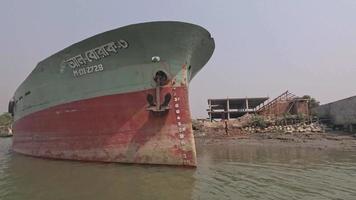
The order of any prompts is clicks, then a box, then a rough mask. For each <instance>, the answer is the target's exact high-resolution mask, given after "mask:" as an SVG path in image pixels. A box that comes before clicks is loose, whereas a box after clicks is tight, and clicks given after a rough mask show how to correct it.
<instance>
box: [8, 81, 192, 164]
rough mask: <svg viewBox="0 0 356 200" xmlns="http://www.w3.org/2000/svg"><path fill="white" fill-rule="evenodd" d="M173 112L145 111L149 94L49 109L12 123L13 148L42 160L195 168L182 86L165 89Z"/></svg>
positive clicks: (70, 104) (116, 97) (185, 92)
mask: <svg viewBox="0 0 356 200" xmlns="http://www.w3.org/2000/svg"><path fill="white" fill-rule="evenodd" d="M162 92H163V93H172V94H173V96H174V98H173V101H174V102H175V103H174V105H177V106H175V109H171V110H169V111H168V112H167V113H163V114H158V115H161V116H156V114H155V113H152V112H147V103H146V102H145V101H143V99H145V98H146V96H147V95H148V94H152V93H154V90H146V91H139V92H133V93H126V94H118V95H109V96H103V97H97V98H92V99H87V100H81V101H76V102H72V103H68V104H63V105H59V106H55V107H52V108H50V109H46V110H43V111H40V112H37V113H34V114H31V115H28V116H26V117H24V118H23V119H21V120H19V121H17V122H16V123H15V126H14V127H15V129H14V131H15V132H18V133H19V132H20V133H22V134H15V136H14V143H13V149H14V150H15V151H16V152H20V153H23V154H27V155H34V156H40V157H46V158H58V159H70V160H82V161H104V162H124V163H146V164H167V165H187V166H195V165H196V153H195V145H194V138H193V134H192V128H191V121H190V113H189V104H188V99H187V94H188V90H187V88H186V87H178V88H174V89H173V88H170V87H167V88H164V89H163V90H162Z"/></svg>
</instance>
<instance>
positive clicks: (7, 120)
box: [0, 113, 12, 126]
mask: <svg viewBox="0 0 356 200" xmlns="http://www.w3.org/2000/svg"><path fill="white" fill-rule="evenodd" d="M11 123H12V116H11V114H10V113H3V114H1V115H0V126H10V125H11Z"/></svg>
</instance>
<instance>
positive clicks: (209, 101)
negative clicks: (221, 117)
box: [208, 99, 213, 122]
mask: <svg viewBox="0 0 356 200" xmlns="http://www.w3.org/2000/svg"><path fill="white" fill-rule="evenodd" d="M208 104H209V119H210V121H211V122H212V121H213V118H212V117H211V112H212V110H211V100H210V99H209V100H208Z"/></svg>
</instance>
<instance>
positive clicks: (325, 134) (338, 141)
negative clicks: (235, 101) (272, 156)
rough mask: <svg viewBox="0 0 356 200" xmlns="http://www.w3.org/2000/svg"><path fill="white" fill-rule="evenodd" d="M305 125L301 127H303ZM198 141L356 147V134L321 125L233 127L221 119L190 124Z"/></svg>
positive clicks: (337, 147)
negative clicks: (226, 124) (261, 127)
mask: <svg viewBox="0 0 356 200" xmlns="http://www.w3.org/2000/svg"><path fill="white" fill-rule="evenodd" d="M302 127H304V128H302ZM193 128H194V129H195V130H194V136H195V139H196V143H197V145H211V144H214V145H258V146H290V147H302V148H315V149H319V150H323V149H337V150H345V151H356V135H355V134H353V133H348V132H344V131H334V130H330V129H328V128H326V127H324V126H323V125H318V124H309V125H302V126H301V125H295V126H290V125H286V126H274V127H266V128H263V129H260V128H256V127H249V126H246V127H234V126H232V124H231V123H230V124H228V127H227V129H226V127H225V126H224V123H223V122H213V123H204V124H202V123H200V124H198V126H197V123H196V122H195V124H193Z"/></svg>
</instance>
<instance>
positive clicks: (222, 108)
mask: <svg viewBox="0 0 356 200" xmlns="http://www.w3.org/2000/svg"><path fill="white" fill-rule="evenodd" d="M266 100H268V97H255V98H247V97H246V98H225V99H208V105H209V108H208V110H207V111H208V115H209V119H210V121H212V120H214V119H227V120H229V119H231V118H238V117H241V116H243V115H245V114H246V113H256V111H257V110H258V109H259V108H260V107H262V106H263V105H264V102H265V101H266Z"/></svg>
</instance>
